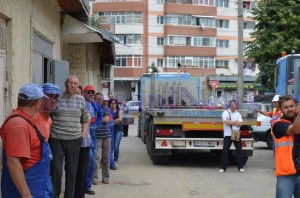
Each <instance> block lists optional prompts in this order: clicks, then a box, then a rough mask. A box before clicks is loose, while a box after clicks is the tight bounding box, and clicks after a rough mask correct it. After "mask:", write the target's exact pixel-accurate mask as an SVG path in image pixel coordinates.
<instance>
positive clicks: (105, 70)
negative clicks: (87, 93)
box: [102, 65, 110, 79]
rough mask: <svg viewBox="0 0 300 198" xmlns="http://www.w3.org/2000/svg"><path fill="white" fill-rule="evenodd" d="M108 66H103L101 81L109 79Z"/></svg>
mask: <svg viewBox="0 0 300 198" xmlns="http://www.w3.org/2000/svg"><path fill="white" fill-rule="evenodd" d="M109 71H110V65H104V66H103V71H102V78H103V79H108V78H110V72H109Z"/></svg>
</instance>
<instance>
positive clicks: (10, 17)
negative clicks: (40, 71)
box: [0, 0, 61, 114]
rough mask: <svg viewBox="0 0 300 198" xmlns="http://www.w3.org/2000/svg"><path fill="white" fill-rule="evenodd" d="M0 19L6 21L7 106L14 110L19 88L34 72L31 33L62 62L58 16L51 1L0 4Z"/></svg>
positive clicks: (38, 0)
mask: <svg viewBox="0 0 300 198" xmlns="http://www.w3.org/2000/svg"><path fill="white" fill-rule="evenodd" d="M0 15H2V17H3V18H4V19H5V20H6V25H7V30H8V31H7V37H6V38H7V45H8V47H7V57H6V58H7V61H6V68H7V71H8V76H7V79H8V94H9V95H10V96H11V98H10V99H9V101H10V102H11V104H9V105H10V106H11V107H13V108H14V107H16V105H17V93H18V91H19V88H20V87H21V86H22V85H23V84H24V83H29V82H31V76H32V72H34V71H32V67H31V63H32V35H33V32H36V33H38V34H40V35H41V36H42V37H43V38H45V39H46V40H48V41H49V42H51V43H53V47H54V50H53V51H54V55H53V57H54V58H56V59H60V58H61V46H60V12H59V10H58V8H57V7H56V6H55V5H54V1H52V0H50V1H49V0H22V1H7V0H0ZM11 107H8V108H7V109H11ZM7 113H8V112H6V114H7Z"/></svg>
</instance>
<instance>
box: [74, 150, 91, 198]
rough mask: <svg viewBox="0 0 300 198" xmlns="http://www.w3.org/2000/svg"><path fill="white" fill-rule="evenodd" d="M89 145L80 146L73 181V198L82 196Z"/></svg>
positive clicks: (83, 193)
mask: <svg viewBox="0 0 300 198" xmlns="http://www.w3.org/2000/svg"><path fill="white" fill-rule="evenodd" d="M90 148H91V147H81V149H80V154H79V160H78V166H77V173H76V182H75V192H74V198H84V195H85V189H86V175H87V172H88V163H89V153H90Z"/></svg>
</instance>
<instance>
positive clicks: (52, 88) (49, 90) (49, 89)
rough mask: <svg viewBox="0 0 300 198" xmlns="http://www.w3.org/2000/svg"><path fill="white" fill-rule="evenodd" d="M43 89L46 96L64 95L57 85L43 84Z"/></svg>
mask: <svg viewBox="0 0 300 198" xmlns="http://www.w3.org/2000/svg"><path fill="white" fill-rule="evenodd" d="M42 89H43V91H44V93H46V94H56V95H61V94H62V93H61V89H60V87H59V86H58V85H57V84H53V83H45V84H43V86H42Z"/></svg>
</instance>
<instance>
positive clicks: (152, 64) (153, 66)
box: [146, 63, 159, 73]
mask: <svg viewBox="0 0 300 198" xmlns="http://www.w3.org/2000/svg"><path fill="white" fill-rule="evenodd" d="M150 68H151V69H152V72H155V73H158V72H159V71H158V69H157V67H156V66H155V63H151V65H150V66H148V68H147V71H146V73H148V70H149V69H150Z"/></svg>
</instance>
